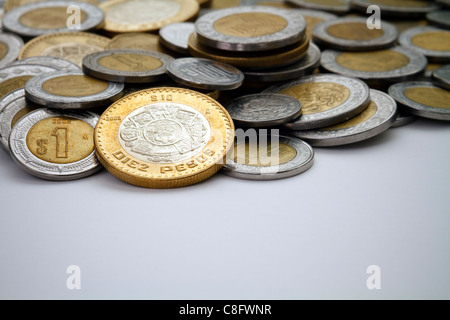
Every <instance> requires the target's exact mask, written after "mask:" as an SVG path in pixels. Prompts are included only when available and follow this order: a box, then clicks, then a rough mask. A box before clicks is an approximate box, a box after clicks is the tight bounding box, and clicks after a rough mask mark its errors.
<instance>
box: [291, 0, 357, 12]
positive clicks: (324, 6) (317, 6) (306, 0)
mask: <svg viewBox="0 0 450 320" xmlns="http://www.w3.org/2000/svg"><path fill="white" fill-rule="evenodd" d="M286 2H287V3H289V4H292V5H294V6H297V7H300V8H305V9H313V10H323V11H328V12H332V13H335V14H338V15H342V14H345V13H347V12H349V11H350V1H349V0H336V1H333V2H334V3H333V4H330V3H321V2H318V1H314V0H286Z"/></svg>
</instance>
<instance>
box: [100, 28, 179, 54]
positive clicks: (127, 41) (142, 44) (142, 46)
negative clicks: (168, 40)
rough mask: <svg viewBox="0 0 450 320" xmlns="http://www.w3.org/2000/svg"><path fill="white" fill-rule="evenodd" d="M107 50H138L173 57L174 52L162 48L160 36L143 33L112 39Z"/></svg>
mask: <svg viewBox="0 0 450 320" xmlns="http://www.w3.org/2000/svg"><path fill="white" fill-rule="evenodd" d="M106 49H107V50H112V49H138V50H147V51H156V52H161V53H165V54H168V55H173V53H172V52H169V51H168V50H167V49H166V48H164V47H163V46H161V44H160V43H159V36H157V35H155V34H149V33H143V32H135V33H124V34H119V35H117V36H115V37H114V38H112V39H111V41H110V42H109V44H108V45H107V46H106Z"/></svg>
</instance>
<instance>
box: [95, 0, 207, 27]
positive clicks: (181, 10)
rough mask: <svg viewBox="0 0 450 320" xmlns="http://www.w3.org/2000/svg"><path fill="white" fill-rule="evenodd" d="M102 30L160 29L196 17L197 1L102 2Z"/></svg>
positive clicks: (134, 0)
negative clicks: (103, 17)
mask: <svg viewBox="0 0 450 320" xmlns="http://www.w3.org/2000/svg"><path fill="white" fill-rule="evenodd" d="M100 8H102V9H103V11H104V12H105V25H104V27H103V28H104V29H105V30H106V31H109V32H145V31H155V30H159V29H160V28H161V27H163V26H165V25H167V24H170V23H175V22H184V21H187V20H189V19H191V18H193V17H194V16H196V15H197V13H198V11H199V9H200V7H199V4H198V2H197V1H196V0H111V1H106V2H103V3H102V4H101V5H100Z"/></svg>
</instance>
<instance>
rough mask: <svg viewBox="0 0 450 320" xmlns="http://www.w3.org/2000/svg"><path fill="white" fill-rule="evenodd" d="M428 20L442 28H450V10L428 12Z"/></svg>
mask: <svg viewBox="0 0 450 320" xmlns="http://www.w3.org/2000/svg"><path fill="white" fill-rule="evenodd" d="M427 20H428V21H429V22H430V23H431V24H433V25H435V26H437V27H440V28H444V29H450V11H437V12H431V13H429V14H427Z"/></svg>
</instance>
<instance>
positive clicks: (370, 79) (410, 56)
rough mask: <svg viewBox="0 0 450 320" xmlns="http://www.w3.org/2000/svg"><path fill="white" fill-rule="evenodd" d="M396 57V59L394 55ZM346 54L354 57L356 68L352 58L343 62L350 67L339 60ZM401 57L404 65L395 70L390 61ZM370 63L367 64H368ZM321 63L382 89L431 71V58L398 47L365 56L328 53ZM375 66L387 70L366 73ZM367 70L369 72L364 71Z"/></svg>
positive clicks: (362, 54) (372, 52) (401, 63)
mask: <svg viewBox="0 0 450 320" xmlns="http://www.w3.org/2000/svg"><path fill="white" fill-rule="evenodd" d="M378 52H379V53H380V55H379V57H380V59H379V60H377V59H375V58H374V55H377V54H378ZM394 54H395V56H393V55H394ZM344 55H348V56H350V57H352V56H353V59H355V60H354V61H356V62H357V63H356V64H355V65H354V66H353V64H352V61H348V60H350V59H343V61H347V65H342V62H341V63H340V62H339V59H340V58H343V57H344ZM397 56H398V58H399V59H401V60H402V61H403V62H402V61H400V62H399V63H398V66H397V65H396V64H395V63H393V67H390V66H387V65H386V61H391V62H394V61H395V59H396V58H395V57H397ZM356 57H358V58H356ZM366 61H367V63H365V62H366ZM320 64H321V66H322V67H323V68H324V69H325V70H327V71H329V72H333V73H337V74H341V75H344V76H348V77H355V78H359V79H362V80H364V81H365V82H366V83H367V84H368V85H369V86H379V85H389V84H393V83H396V82H400V81H407V80H410V79H412V78H415V77H417V76H421V75H423V74H424V72H425V70H426V68H427V59H426V58H425V57H424V56H423V55H422V54H420V53H418V52H416V51H414V50H411V49H408V48H404V47H402V46H397V47H393V48H390V49H386V50H383V51H371V52H362V53H348V52H342V51H335V50H325V51H323V52H322V57H321V59H320ZM374 66H376V67H377V69H379V70H383V69H386V70H387V71H375V72H374V71H366V70H371V69H372V70H373V68H374ZM364 68H368V69H366V70H364ZM358 69H359V70H358Z"/></svg>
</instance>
